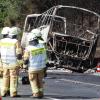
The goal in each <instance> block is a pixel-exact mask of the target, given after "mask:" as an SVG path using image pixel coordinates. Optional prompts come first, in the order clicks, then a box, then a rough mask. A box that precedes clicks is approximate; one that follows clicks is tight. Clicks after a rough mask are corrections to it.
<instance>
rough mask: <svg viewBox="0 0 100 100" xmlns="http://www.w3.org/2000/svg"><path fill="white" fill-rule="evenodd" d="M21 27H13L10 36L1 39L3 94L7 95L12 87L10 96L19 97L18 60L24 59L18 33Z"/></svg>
mask: <svg viewBox="0 0 100 100" xmlns="http://www.w3.org/2000/svg"><path fill="white" fill-rule="evenodd" d="M18 33H19V28H17V27H12V28H10V31H9V38H3V39H1V41H0V54H1V60H2V64H3V86H2V89H1V96H3V97H4V96H7V91H8V90H9V88H10V96H11V97H17V96H19V95H17V83H18V70H19V63H18V61H17V60H21V59H22V49H21V46H20V43H19V41H18V40H17V38H16V37H17V35H18Z"/></svg>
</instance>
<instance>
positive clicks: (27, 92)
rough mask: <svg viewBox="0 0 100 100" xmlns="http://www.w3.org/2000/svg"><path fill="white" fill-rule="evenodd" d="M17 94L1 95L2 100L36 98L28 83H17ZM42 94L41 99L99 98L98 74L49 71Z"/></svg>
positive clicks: (91, 99) (75, 99)
mask: <svg viewBox="0 0 100 100" xmlns="http://www.w3.org/2000/svg"><path fill="white" fill-rule="evenodd" d="M18 94H20V95H21V97H20V98H11V97H3V100H38V99H33V98H32V97H31V94H32V93H31V88H30V85H22V84H21V83H19V87H18ZM44 95H45V96H44V98H43V99H42V100H100V76H95V75H88V74H78V73H72V74H62V73H61V74H58V73H49V74H48V77H47V78H46V79H45V84H44Z"/></svg>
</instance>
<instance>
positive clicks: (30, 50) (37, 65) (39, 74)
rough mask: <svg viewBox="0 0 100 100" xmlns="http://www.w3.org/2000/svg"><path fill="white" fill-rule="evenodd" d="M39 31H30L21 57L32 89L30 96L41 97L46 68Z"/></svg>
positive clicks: (43, 47) (44, 53) (44, 52)
mask: <svg viewBox="0 0 100 100" xmlns="http://www.w3.org/2000/svg"><path fill="white" fill-rule="evenodd" d="M39 34H40V31H36V30H34V31H32V32H31V33H30V34H29V36H28V41H29V44H28V46H27V47H26V48H25V52H24V55H23V60H24V66H26V65H27V66H28V74H29V81H30V84H31V88H32V96H33V97H35V98H42V97H43V78H44V68H45V67H46V49H45V46H44V45H43V44H41V43H39V40H38V38H40V37H39Z"/></svg>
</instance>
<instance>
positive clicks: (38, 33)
mask: <svg viewBox="0 0 100 100" xmlns="http://www.w3.org/2000/svg"><path fill="white" fill-rule="evenodd" d="M31 33H32V34H35V36H36V37H41V36H42V34H41V31H40V30H39V29H33V30H32V31H31Z"/></svg>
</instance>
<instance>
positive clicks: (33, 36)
mask: <svg viewBox="0 0 100 100" xmlns="http://www.w3.org/2000/svg"><path fill="white" fill-rule="evenodd" d="M34 39H37V37H36V35H35V34H33V33H31V32H30V33H29V34H28V41H32V40H34Z"/></svg>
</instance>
